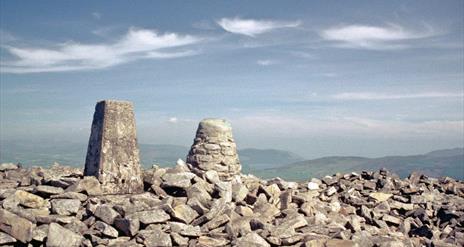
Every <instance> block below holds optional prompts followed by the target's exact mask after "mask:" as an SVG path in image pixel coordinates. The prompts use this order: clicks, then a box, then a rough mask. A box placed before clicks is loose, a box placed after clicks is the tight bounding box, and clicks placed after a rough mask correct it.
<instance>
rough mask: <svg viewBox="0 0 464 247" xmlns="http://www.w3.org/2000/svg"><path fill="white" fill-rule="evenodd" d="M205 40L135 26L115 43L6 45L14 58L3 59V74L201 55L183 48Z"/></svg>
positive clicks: (92, 67) (105, 65) (99, 67)
mask: <svg viewBox="0 0 464 247" xmlns="http://www.w3.org/2000/svg"><path fill="white" fill-rule="evenodd" d="M200 41H201V39H200V38H198V37H195V36H191V35H179V34H177V33H164V34H160V33H158V32H156V31H153V30H148V29H137V28H131V29H129V31H128V32H127V33H126V34H125V35H124V36H123V37H121V38H120V39H118V40H116V41H115V42H113V43H98V44H82V43H77V42H66V43H63V44H58V45H55V46H54V47H49V48H36V47H16V46H12V45H2V48H3V49H5V50H6V51H7V52H8V53H9V54H10V55H11V56H12V57H13V58H14V59H10V60H9V61H8V60H5V59H3V60H4V61H2V64H1V67H2V69H1V72H2V73H34V72H58V71H73V70H90V69H103V68H108V67H112V66H116V65H120V64H124V63H128V62H132V61H135V60H139V59H168V58H178V57H185V56H192V55H195V54H197V52H196V51H193V50H179V48H180V47H184V46H188V45H192V44H196V43H198V42H200Z"/></svg>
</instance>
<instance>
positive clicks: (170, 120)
mask: <svg viewBox="0 0 464 247" xmlns="http://www.w3.org/2000/svg"><path fill="white" fill-rule="evenodd" d="M168 122H170V123H173V124H176V123H177V122H179V119H178V118H176V117H170V118H169V119H168Z"/></svg>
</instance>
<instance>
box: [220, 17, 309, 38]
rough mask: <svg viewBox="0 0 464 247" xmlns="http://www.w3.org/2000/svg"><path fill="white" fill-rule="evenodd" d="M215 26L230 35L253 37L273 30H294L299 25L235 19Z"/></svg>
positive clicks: (221, 21)
mask: <svg viewBox="0 0 464 247" xmlns="http://www.w3.org/2000/svg"><path fill="white" fill-rule="evenodd" d="M217 24H218V25H219V26H221V27H222V28H223V29H224V30H226V31H227V32H230V33H235V34H241V35H246V36H249V37H255V36H257V35H259V34H262V33H267V32H270V31H273V30H275V29H281V28H294V27H298V26H300V25H301V22H300V21H274V20H254V19H241V18H238V17H235V18H222V19H221V20H219V21H217Z"/></svg>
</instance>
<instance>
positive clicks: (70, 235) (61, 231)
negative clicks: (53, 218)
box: [47, 223, 83, 247]
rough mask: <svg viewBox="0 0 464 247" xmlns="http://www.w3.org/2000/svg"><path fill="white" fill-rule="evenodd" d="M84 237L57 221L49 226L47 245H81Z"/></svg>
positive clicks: (52, 246) (51, 246) (74, 246)
mask: <svg viewBox="0 0 464 247" xmlns="http://www.w3.org/2000/svg"><path fill="white" fill-rule="evenodd" d="M82 240H83V237H82V236H80V235H79V234H76V233H74V232H72V231H70V230H68V229H66V228H64V227H62V226H60V225H59V224H56V223H51V224H50V226H49V227H48V234H47V247H62V246H69V247H79V246H80V245H81V242H82Z"/></svg>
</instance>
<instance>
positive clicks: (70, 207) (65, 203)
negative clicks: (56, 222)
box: [51, 199, 81, 215]
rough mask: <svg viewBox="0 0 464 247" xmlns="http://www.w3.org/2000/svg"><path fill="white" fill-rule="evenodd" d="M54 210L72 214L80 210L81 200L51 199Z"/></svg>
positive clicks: (58, 212) (61, 213)
mask: <svg viewBox="0 0 464 247" xmlns="http://www.w3.org/2000/svg"><path fill="white" fill-rule="evenodd" d="M51 204H52V212H53V213H55V214H59V215H72V214H76V213H77V212H78V211H79V207H80V206H81V201H79V200H77V199H53V200H51Z"/></svg>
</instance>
